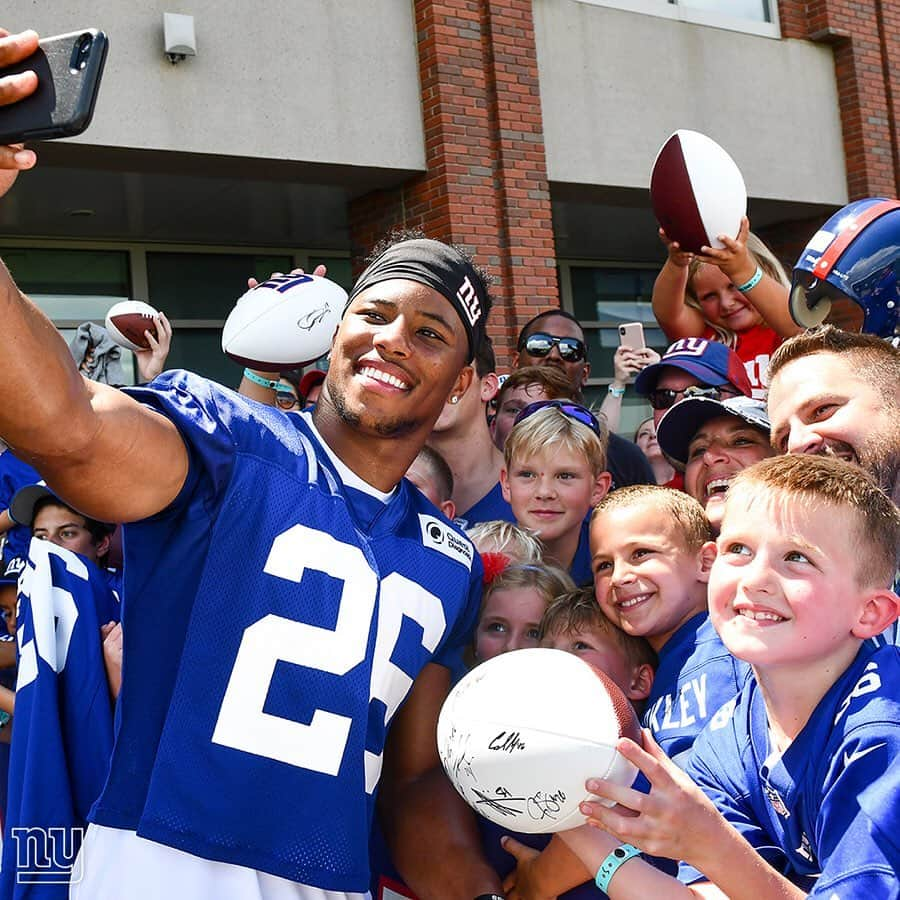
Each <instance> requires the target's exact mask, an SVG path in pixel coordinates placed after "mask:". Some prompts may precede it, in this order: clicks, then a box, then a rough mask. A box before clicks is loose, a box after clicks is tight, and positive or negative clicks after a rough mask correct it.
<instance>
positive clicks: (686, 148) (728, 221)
mask: <svg viewBox="0 0 900 900" xmlns="http://www.w3.org/2000/svg"><path fill="white" fill-rule="evenodd" d="M650 202H651V203H652V205H653V212H654V214H655V215H656V220H657V221H658V222H659V224H660V225H661V226H662V228H663V231H665V233H666V234H667V235H668V236H669V238H671V239H672V240H673V241H678V243H679V244H680V245H681V249H682V250H689V251H691V252H693V253H696V252H697V251H699V250H700V248H701V247H702V246H704V245H705V246H707V247H716V248H718V249H721V248H722V247H724V246H725V245H724V244H723V243H722V242H721V241H720V240H719V239H718V237H717V236H718V235H720V234H727V235H728V236H729V237H736V236H737V233H738V232H739V231H740V230H741V219H742V218H743V217H744V216H745V215H747V187H746V185H745V184H744V177H743V176H742V175H741V170H740V169H739V168H738V167H737V164H736V163H735V161H734V160H733V159H732V158H731V157H730V156H729V155H728V153H726V152H725V150H723V149H722V148H721V147H720V146H719V145H718V144H717V143H716V142H715V141H714V140H713V139H712V138H709V137H707V136H706V135H705V134H700V132H699V131H687V130H680V131H676V132H675V134H673V135H672V136H671V137H670V138H669V139H668V140H667V141H666V142H665V143H664V144H663V145H662V148H661V149H660V151H659V153H658V154H657V156H656V162H654V163H653V172H652V174H651V176H650Z"/></svg>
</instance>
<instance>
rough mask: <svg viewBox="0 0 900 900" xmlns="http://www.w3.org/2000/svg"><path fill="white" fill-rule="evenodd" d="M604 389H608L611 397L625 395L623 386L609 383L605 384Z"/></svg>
mask: <svg viewBox="0 0 900 900" xmlns="http://www.w3.org/2000/svg"><path fill="white" fill-rule="evenodd" d="M606 390H607V391H609V393H610V394H612V395H613V397H624V396H625V388H617V387H613V386H612V385H611V384H610V385H607V387H606Z"/></svg>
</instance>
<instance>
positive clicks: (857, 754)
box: [844, 743, 887, 769]
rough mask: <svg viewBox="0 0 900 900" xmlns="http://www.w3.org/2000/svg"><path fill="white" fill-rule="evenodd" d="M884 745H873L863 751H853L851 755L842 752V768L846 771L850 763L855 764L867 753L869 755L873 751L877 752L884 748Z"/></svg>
mask: <svg viewBox="0 0 900 900" xmlns="http://www.w3.org/2000/svg"><path fill="white" fill-rule="evenodd" d="M886 746H887V744H886V743H881V744H874V745H873V746H871V747H866V749H865V750H854V751H853V752H852V753H848V752H847V751H846V750H845V751H844V768H845V769H846V768H847V766H849V765H850V763H854V762H856V761H857V760H858V759H862V758H863V757H864V756H865V755H866V754H867V753H871V752H872V751H873V750H879V749H881V748H882V747H886Z"/></svg>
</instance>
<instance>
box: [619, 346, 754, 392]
mask: <svg viewBox="0 0 900 900" xmlns="http://www.w3.org/2000/svg"><path fill="white" fill-rule="evenodd" d="M665 366H674V367H675V368H676V369H682V370H683V371H685V372H687V373H688V374H690V375H693V376H694V378H696V379H697V380H698V381H699V382H700V383H701V384H705V385H709V386H710V387H721V386H722V385H723V384H730V385H731V386H732V387H733V388H734V389H735V390H736V391H739V392H740V393H741V394H745V395H746V396H748V397H749V396H750V395H751V394H752V393H753V386H752V385H751V384H750V379H749V377H748V376H747V370H746V368H744V363H743V362H742V361H741V358H740V357H739V356H738V355H737V353H735V352H734V350H732V349H731V348H730V347H726V346H725V344H722V343H720V342H719V341H711V340H707V339H706V338H699V337H691V338H682V339H681V340H680V341H675V343H674V344H672V345H671V346H670V347H669V349H668V350H666V352H665V354H664V355H663V358H662V359H661V360H660V361H659V362H658V363H654V364H653V365H652V366H647V368H646V369H644V370H643V371H642V372H641V373H640V374H639V375H638V377H637V378H636V379H635V382H634V389H635V391H636V392H637V393H638V394H641V395H642V396H644V397H646V396H648V395H649V394H650V392H651V391H652V390H653V389H654V388H655V387H656V382H657V381H658V380H659V376H660V374H661V373H662V370H663V368H664V367H665Z"/></svg>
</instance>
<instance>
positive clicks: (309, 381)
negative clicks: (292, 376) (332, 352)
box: [297, 369, 325, 400]
mask: <svg viewBox="0 0 900 900" xmlns="http://www.w3.org/2000/svg"><path fill="white" fill-rule="evenodd" d="M324 380H325V373H324V372H323V371H322V370H321V369H310V370H309V371H308V372H307V373H306V374H305V375H304V376H303V377H302V378H301V379H300V384H299V385H297V390H298V391H299V392H300V397H301V399H303V400H305V399H306V395H307V394H308V393H309V392H310V391H311V390H312V389H313V388H314V387H315V386H316V385H317V384H321V383H322V382H323V381H324Z"/></svg>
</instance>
